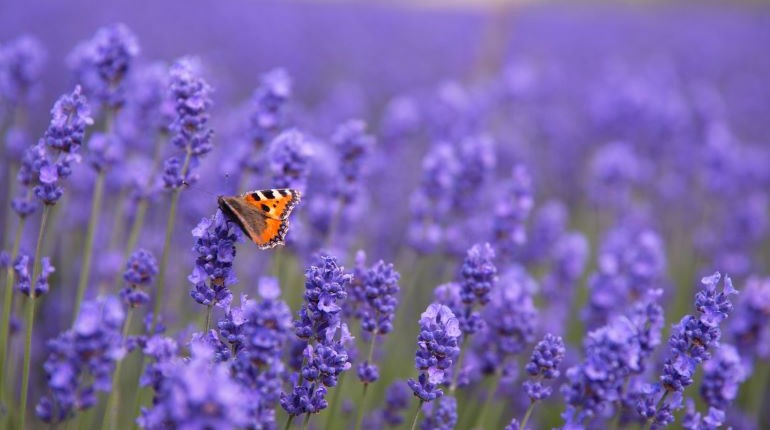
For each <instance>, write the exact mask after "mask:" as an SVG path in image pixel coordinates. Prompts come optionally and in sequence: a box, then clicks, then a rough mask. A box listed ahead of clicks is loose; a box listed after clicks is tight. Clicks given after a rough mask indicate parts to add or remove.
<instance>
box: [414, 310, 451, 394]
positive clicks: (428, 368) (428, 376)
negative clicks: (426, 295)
mask: <svg viewBox="0 0 770 430" xmlns="http://www.w3.org/2000/svg"><path fill="white" fill-rule="evenodd" d="M461 334H462V332H461V331H460V322H459V321H458V320H457V318H456V317H455V315H454V314H453V313H452V311H451V310H450V309H449V308H448V307H446V306H444V305H440V304H436V303H432V304H431V305H429V306H428V308H427V309H426V310H425V312H423V313H422V315H420V334H419V335H418V336H417V353H416V355H415V360H414V363H415V367H416V368H417V370H418V371H420V376H419V378H418V379H417V380H414V379H409V381H408V382H409V387H410V388H411V389H412V391H413V392H414V395H415V396H417V397H419V398H420V399H421V400H422V401H424V402H429V401H432V400H434V399H437V398H439V397H441V396H442V395H443V394H444V393H443V391H441V390H440V389H439V388H438V385H439V384H441V383H442V382H444V378H445V376H446V373H447V372H448V371H449V369H451V368H452V365H453V364H454V361H455V360H456V359H457V356H458V355H459V354H460V347H459V346H458V343H457V342H458V339H459V337H460V335H461Z"/></svg>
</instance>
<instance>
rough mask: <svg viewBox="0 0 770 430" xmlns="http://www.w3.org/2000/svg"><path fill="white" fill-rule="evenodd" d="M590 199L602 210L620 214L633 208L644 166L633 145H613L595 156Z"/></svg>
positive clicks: (591, 168) (592, 166)
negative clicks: (635, 190) (632, 199)
mask: <svg viewBox="0 0 770 430" xmlns="http://www.w3.org/2000/svg"><path fill="white" fill-rule="evenodd" d="M590 170H591V173H590V174H591V178H590V180H589V192H588V193H589V195H590V197H591V199H592V200H593V201H595V202H596V203H597V204H599V205H600V206H602V207H608V208H610V209H613V210H616V211H621V210H623V208H625V207H628V206H630V203H631V193H632V191H633V187H634V186H635V185H636V184H637V183H638V182H639V181H640V180H641V176H642V174H643V172H642V166H641V162H640V160H639V159H638V158H637V155H636V154H635V153H634V150H633V149H632V147H631V145H629V144H627V143H626V142H612V143H609V144H607V145H605V146H603V147H601V148H600V149H599V150H598V151H597V152H596V155H595V156H594V158H593V160H592V162H591V166H590Z"/></svg>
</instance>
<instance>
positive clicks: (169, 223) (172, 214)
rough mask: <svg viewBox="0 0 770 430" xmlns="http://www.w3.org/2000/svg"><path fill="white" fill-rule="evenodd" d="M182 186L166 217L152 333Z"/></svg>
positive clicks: (187, 162) (174, 193)
mask: <svg viewBox="0 0 770 430" xmlns="http://www.w3.org/2000/svg"><path fill="white" fill-rule="evenodd" d="M190 155H191V154H190V151H187V154H186V155H185V157H184V164H183V165H182V177H183V178H184V177H187V168H188V166H189V165H190ZM181 191H182V189H181V188H175V189H174V191H172V194H171V208H170V209H169V211H168V219H166V237H165V240H164V241H163V254H162V255H161V259H160V267H159V268H158V288H157V290H156V292H155V306H153V312H152V324H151V325H150V334H151V335H152V334H153V333H155V327H156V326H157V324H158V318H160V312H161V308H162V305H163V289H164V287H165V285H166V267H167V266H168V255H169V252H170V251H171V235H172V233H173V232H174V222H176V210H177V206H179V193H180V192H181Z"/></svg>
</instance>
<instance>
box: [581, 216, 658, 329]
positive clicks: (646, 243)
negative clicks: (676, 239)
mask: <svg viewBox="0 0 770 430" xmlns="http://www.w3.org/2000/svg"><path fill="white" fill-rule="evenodd" d="M665 262H666V255H665V251H664V248H663V241H662V239H661V238H660V236H658V235H657V234H656V233H655V232H653V231H651V230H642V231H640V232H635V231H633V229H629V228H625V227H621V228H618V229H615V230H613V231H611V232H610V234H608V236H607V237H606V238H605V241H604V243H603V244H602V250H601V252H600V254H599V256H598V266H599V267H598V271H597V272H596V273H594V274H593V275H592V276H591V278H590V279H589V281H588V284H589V289H590V298H589V303H588V305H587V307H586V309H585V311H584V318H585V319H586V320H587V321H588V324H589V325H590V326H591V327H596V326H599V325H602V324H604V323H605V322H606V321H607V320H608V319H609V318H611V317H612V316H614V315H617V314H618V312H622V309H623V307H622V306H618V304H625V305H626V306H628V305H632V304H633V303H635V302H636V301H639V300H644V299H645V298H647V296H648V294H649V293H650V292H654V291H657V290H658V289H660V288H661V287H662V286H663V282H664V276H665V269H666V265H665V264H666V263H665Z"/></svg>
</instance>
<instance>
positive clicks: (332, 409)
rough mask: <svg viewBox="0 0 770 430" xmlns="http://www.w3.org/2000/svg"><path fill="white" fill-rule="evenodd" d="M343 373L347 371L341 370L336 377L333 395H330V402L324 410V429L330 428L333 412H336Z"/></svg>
mask: <svg viewBox="0 0 770 430" xmlns="http://www.w3.org/2000/svg"><path fill="white" fill-rule="evenodd" d="M345 375H347V372H342V373H341V374H340V377H339V378H337V386H336V387H335V389H334V395H333V396H332V402H331V403H330V404H329V407H328V408H327V412H326V424H325V425H324V430H331V428H332V422H333V421H334V413H335V412H337V403H339V399H340V393H341V392H342V384H343V382H345Z"/></svg>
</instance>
